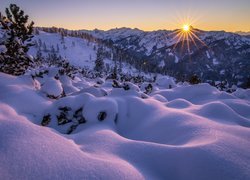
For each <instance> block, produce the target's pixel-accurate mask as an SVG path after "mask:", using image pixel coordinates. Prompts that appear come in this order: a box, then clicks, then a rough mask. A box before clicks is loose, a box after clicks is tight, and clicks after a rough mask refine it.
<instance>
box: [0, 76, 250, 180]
mask: <svg viewBox="0 0 250 180" xmlns="http://www.w3.org/2000/svg"><path fill="white" fill-rule="evenodd" d="M54 75H56V74H54V73H52V74H51V75H50V73H49V75H48V76H46V77H45V78H42V79H43V80H42V79H38V78H34V79H32V78H31V77H30V76H28V75H27V76H20V77H13V76H8V75H6V74H2V73H0V137H1V138H0V145H1V146H0V154H1V156H0V179H205V180H206V179H229V180H230V179H232V180H233V179H240V180H247V179H249V177H250V171H249V169H250V150H249V149H250V141H249V138H250V115H249V112H250V102H249V99H248V97H247V94H248V92H249V90H238V92H236V93H234V94H228V93H225V92H221V91H218V90H217V89H216V88H214V87H211V86H210V85H208V84H198V85H178V87H174V88H172V89H166V88H168V87H163V85H164V86H165V85H166V83H162V84H160V85H157V83H156V84H153V85H152V87H153V91H152V92H151V93H148V94H147V95H146V94H144V90H143V88H142V87H141V88H142V89H141V90H140V89H139V88H138V85H135V84H132V83H124V84H123V85H121V86H118V87H116V88H112V86H111V83H110V81H106V82H102V84H98V86H96V80H88V79H81V78H79V79H77V80H71V79H69V78H67V77H59V80H56V79H55V78H54ZM37 80H41V81H39V82H40V83H41V90H40V88H39V82H38V81H37ZM42 81H44V83H42ZM98 81H99V80H98ZM46 86H47V87H46ZM66 86H68V87H69V86H70V87H72V88H75V92H73V91H72V93H70V91H69V94H67V95H66V97H60V98H59V99H53V100H52V99H50V98H47V97H45V96H44V95H43V94H42V93H41V91H42V92H46V93H48V94H51V95H53V96H60V95H61V93H62V92H63V88H65V87H66ZM146 86H148V85H145V86H144V87H146ZM151 90H152V89H151ZM104 91H105V94H103V93H102V92H104ZM237 93H238V94H237ZM41 125H42V126H46V127H42V126H41ZM67 134H69V135H67ZM211 172H212V173H211Z"/></svg>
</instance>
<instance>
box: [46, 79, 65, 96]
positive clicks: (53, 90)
mask: <svg viewBox="0 0 250 180" xmlns="http://www.w3.org/2000/svg"><path fill="white" fill-rule="evenodd" d="M41 91H42V92H43V93H45V94H46V95H47V96H52V97H55V98H58V97H59V96H61V95H62V93H63V88H62V84H61V82H60V81H59V80H56V79H54V78H48V79H47V80H46V81H45V82H44V83H43V84H42V87H41Z"/></svg>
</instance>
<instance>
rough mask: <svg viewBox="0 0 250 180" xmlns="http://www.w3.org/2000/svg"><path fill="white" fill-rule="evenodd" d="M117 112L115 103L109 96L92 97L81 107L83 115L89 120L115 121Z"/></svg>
mask: <svg viewBox="0 0 250 180" xmlns="http://www.w3.org/2000/svg"><path fill="white" fill-rule="evenodd" d="M117 113H118V106H117V103H116V101H114V100H113V99H111V98H93V99H91V101H88V102H87V103H86V104H85V106H84V109H83V117H85V119H86V120H87V121H90V122H101V121H110V122H116V121H117Z"/></svg>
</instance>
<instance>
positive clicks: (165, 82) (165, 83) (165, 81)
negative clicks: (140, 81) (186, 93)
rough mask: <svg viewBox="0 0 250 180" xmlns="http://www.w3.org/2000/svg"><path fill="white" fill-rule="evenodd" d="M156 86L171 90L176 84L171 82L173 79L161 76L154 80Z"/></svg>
mask: <svg viewBox="0 0 250 180" xmlns="http://www.w3.org/2000/svg"><path fill="white" fill-rule="evenodd" d="M155 84H156V85H158V86H160V87H163V88H167V89H171V88H174V87H176V84H175V82H174V80H173V78H170V77H167V76H163V77H160V78H158V79H157V80H156V82H155Z"/></svg>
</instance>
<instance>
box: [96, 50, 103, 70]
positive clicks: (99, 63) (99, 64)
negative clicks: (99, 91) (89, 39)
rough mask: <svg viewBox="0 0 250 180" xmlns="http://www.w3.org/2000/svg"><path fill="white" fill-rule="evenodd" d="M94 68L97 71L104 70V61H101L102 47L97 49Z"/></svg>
mask: <svg viewBox="0 0 250 180" xmlns="http://www.w3.org/2000/svg"><path fill="white" fill-rule="evenodd" d="M94 70H95V71H97V72H99V73H101V72H103V70H104V61H103V56H102V49H101V48H98V49H97V54H96V60H95V68H94Z"/></svg>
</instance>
